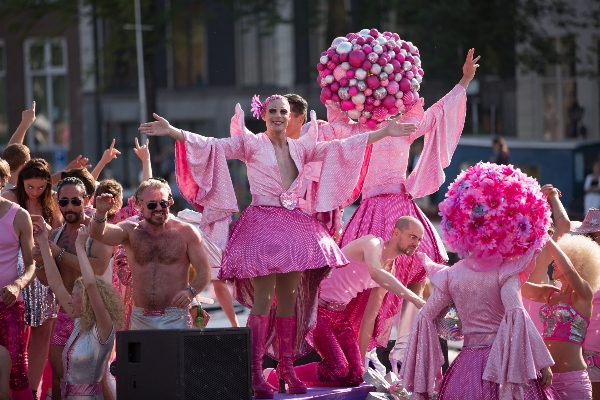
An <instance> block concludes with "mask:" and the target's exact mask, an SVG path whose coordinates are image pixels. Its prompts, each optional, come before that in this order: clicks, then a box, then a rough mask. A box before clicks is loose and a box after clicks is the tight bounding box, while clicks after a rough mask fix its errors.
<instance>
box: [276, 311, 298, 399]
mask: <svg viewBox="0 0 600 400" xmlns="http://www.w3.org/2000/svg"><path fill="white" fill-rule="evenodd" d="M275 331H276V332H277V344H278V347H279V364H278V365H277V378H278V379H279V380H284V381H285V383H286V384H287V385H288V392H289V393H290V394H302V393H306V385H305V384H304V383H303V382H302V381H301V380H300V379H298V377H297V376H296V372H295V371H294V342H295V339H296V317H295V316H293V317H286V318H276V319H275Z"/></svg>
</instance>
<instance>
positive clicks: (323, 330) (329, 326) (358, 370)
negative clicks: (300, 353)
mask: <svg viewBox="0 0 600 400" xmlns="http://www.w3.org/2000/svg"><path fill="white" fill-rule="evenodd" d="M313 337H314V346H315V350H317V352H318V353H319V355H320V356H321V358H322V359H323V361H321V362H320V363H319V364H318V366H317V375H318V377H319V380H320V381H322V382H338V383H339V384H340V386H357V385H358V384H360V383H361V382H362V374H363V372H364V367H363V360H362V357H361V356H360V349H359V347H358V342H357V341H356V334H355V333H354V330H353V329H352V326H351V325H350V322H349V321H348V318H346V314H345V313H344V312H343V311H342V312H335V311H331V310H328V309H326V308H323V307H319V310H318V312H317V326H316V328H315V331H314V334H313Z"/></svg>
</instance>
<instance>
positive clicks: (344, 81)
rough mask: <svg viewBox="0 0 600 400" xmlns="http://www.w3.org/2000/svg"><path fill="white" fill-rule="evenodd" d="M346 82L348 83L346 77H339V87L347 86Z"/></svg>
mask: <svg viewBox="0 0 600 400" xmlns="http://www.w3.org/2000/svg"><path fill="white" fill-rule="evenodd" d="M348 83H349V82H348V78H342V79H340V86H341V87H345V86H348Z"/></svg>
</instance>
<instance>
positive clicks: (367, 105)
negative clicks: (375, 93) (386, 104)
mask: <svg viewBox="0 0 600 400" xmlns="http://www.w3.org/2000/svg"><path fill="white" fill-rule="evenodd" d="M374 108H375V106H374V105H373V104H365V110H367V111H373V109H374Z"/></svg>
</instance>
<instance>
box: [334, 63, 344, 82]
mask: <svg viewBox="0 0 600 400" xmlns="http://www.w3.org/2000/svg"><path fill="white" fill-rule="evenodd" d="M333 77H334V78H335V80H336V81H338V82H339V81H340V79H342V78H345V77H346V71H344V69H343V68H342V67H341V66H340V65H338V66H337V67H335V69H334V70H333Z"/></svg>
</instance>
